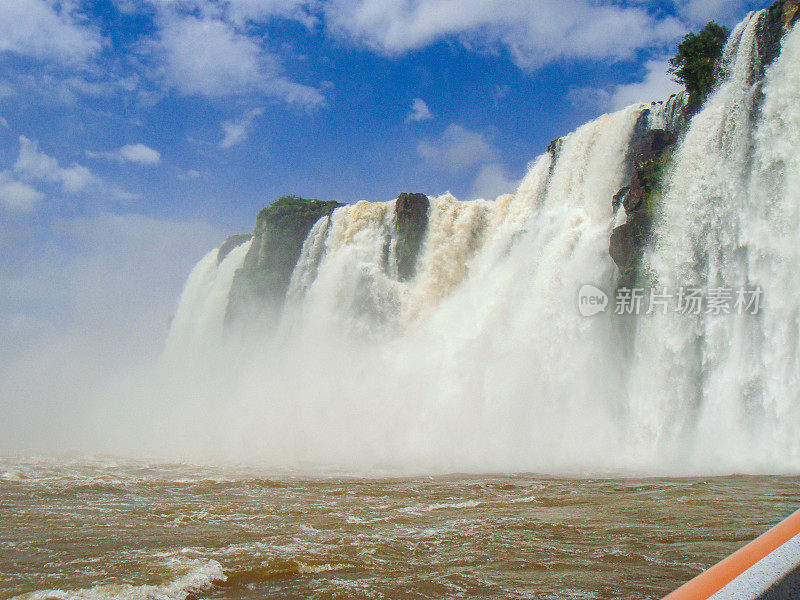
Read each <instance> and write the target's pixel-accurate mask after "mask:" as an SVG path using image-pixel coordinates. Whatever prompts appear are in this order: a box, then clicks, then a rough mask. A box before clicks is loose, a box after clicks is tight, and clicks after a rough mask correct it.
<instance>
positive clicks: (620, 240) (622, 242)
mask: <svg viewBox="0 0 800 600" xmlns="http://www.w3.org/2000/svg"><path fill="white" fill-rule="evenodd" d="M650 226H651V217H650V215H648V214H647V213H646V212H645V211H636V212H634V213H632V214H631V215H629V216H628V220H627V221H626V222H625V223H624V224H622V225H620V226H619V227H617V228H615V229H614V231H612V232H611V243H610V244H609V248H608V252H609V254H611V258H612V259H614V262H615V263H616V264H617V266H618V267H619V270H620V281H619V284H620V285H628V284H630V283H633V282H632V281H629V279H630V278H629V277H628V276H627V274H628V273H629V272H630V271H631V270H632V269H633V268H634V267H635V266H636V262H637V261H638V260H639V257H640V254H641V251H642V248H644V245H645V243H646V242H647V238H648V236H649V235H650Z"/></svg>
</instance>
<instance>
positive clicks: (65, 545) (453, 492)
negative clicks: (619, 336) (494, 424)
mask: <svg viewBox="0 0 800 600" xmlns="http://www.w3.org/2000/svg"><path fill="white" fill-rule="evenodd" d="M799 506H800V478H797V477H745V476H733V477H717V478H686V479H625V478H578V479H557V478H548V477H542V476H537V475H526V474H516V475H484V476H478V475H452V476H443V477H404V478H398V477H386V476H384V477H371V478H363V477H353V476H347V475H344V474H336V475H330V474H329V475H327V476H319V475H317V476H310V475H298V474H293V473H275V472H272V473H265V472H259V471H257V470H253V469H245V468H230V467H229V468H224V469H222V468H209V467H198V466H192V465H185V464H147V463H143V462H131V461H122V460H118V459H105V458H104V459H91V460H89V459H75V458H73V459H63V458H62V459H43V458H38V459H19V458H3V459H0V598H4V599H5V598H18V599H28V600H32V599H49V598H60V599H102V598H118V599H132V600H133V599H148V600H174V599H178V600H187V599H199V598H209V599H212V598H220V599H221V598H231V599H263V598H298V599H300V598H303V599H305V598H315V599H328V598H330V599H334V598H389V599H404V598H432V599H433V598H437V599H438V598H482V599H483V598H541V599H549V598H554V599H555V598H569V599H609V600H611V599H617V598H629V599H645V598H648V599H649V598H654V599H655V598H660V597H662V596H663V595H664V594H665V593H667V592H669V591H671V590H672V589H673V588H675V587H677V586H678V585H680V584H681V583H682V582H684V581H686V580H687V579H689V578H691V577H692V576H694V575H695V574H697V573H698V572H699V571H700V570H702V569H704V568H706V567H708V566H710V565H711V564H713V563H714V562H716V561H717V560H719V559H721V558H722V557H724V556H726V555H727V554H729V553H731V552H733V551H734V550H736V549H737V548H739V547H740V546H742V545H743V544H744V543H745V542H747V541H748V540H750V539H752V538H754V537H756V536H758V535H759V534H760V533H761V532H763V531H764V530H765V529H767V528H768V527H769V526H771V525H773V524H774V523H777V522H778V521H779V520H781V519H782V518H783V517H785V516H787V515H789V514H790V513H791V512H792V511H794V510H795V509H796V508H798V507H799Z"/></svg>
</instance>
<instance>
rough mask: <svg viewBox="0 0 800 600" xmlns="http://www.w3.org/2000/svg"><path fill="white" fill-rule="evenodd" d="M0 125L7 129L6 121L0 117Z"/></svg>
mask: <svg viewBox="0 0 800 600" xmlns="http://www.w3.org/2000/svg"><path fill="white" fill-rule="evenodd" d="M0 125H2V126H3V127H5V128H6V129H8V120H7V119H6V118H5V117H0Z"/></svg>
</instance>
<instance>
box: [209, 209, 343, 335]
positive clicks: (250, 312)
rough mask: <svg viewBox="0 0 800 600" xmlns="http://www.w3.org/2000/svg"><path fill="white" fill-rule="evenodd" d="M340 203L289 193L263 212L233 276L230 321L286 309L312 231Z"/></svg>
mask: <svg viewBox="0 0 800 600" xmlns="http://www.w3.org/2000/svg"><path fill="white" fill-rule="evenodd" d="M339 206H342V204H340V203H338V202H332V201H328V202H324V201H321V200H313V199H306V198H299V197H297V196H285V197H283V198H280V199H278V200H277V201H276V202H274V203H273V204H271V205H269V206H267V207H266V208H263V209H261V211H259V213H258V217H257V218H256V226H255V229H254V231H253V243H252V244H251V246H250V250H249V251H248V252H247V256H246V257H245V260H244V264H243V265H242V268H241V269H239V270H238V271H237V272H236V275H235V276H234V279H233V285H232V286H231V292H230V296H229V298H228V309H227V313H226V317H225V319H226V322H228V323H229V322H230V321H232V320H233V319H235V318H238V317H239V316H242V315H247V316H250V317H254V316H258V315H259V314H261V313H263V312H265V311H266V312H268V313H269V312H276V311H278V310H280V308H282V306H283V301H284V298H285V296H286V290H287V288H288V287H289V281H290V280H291V276H292V271H293V270H294V267H295V265H296V264H297V260H298V259H299V258H300V252H301V251H302V249H303V242H304V241H305V239H306V237H307V236H308V232H309V231H310V230H311V228H312V227H313V226H314V223H316V222H317V221H318V220H319V219H321V218H322V217H325V216H329V215H330V214H331V213H332V212H333V211H334V210H335V209H336V208H337V207H339Z"/></svg>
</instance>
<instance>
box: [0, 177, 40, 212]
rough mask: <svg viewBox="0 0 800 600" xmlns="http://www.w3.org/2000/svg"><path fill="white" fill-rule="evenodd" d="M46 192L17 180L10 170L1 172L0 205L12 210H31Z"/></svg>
mask: <svg viewBox="0 0 800 600" xmlns="http://www.w3.org/2000/svg"><path fill="white" fill-rule="evenodd" d="M43 199H44V194H43V193H41V192H40V191H39V190H37V189H36V188H33V187H31V186H30V185H28V184H27V183H23V182H21V181H17V180H16V179H15V178H14V177H13V176H12V175H11V173H9V172H8V171H3V172H0V207H2V208H4V209H6V210H10V211H12V212H30V211H31V210H33V207H34V206H35V205H36V204H37V203H38V202H41V201H42V200H43Z"/></svg>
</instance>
